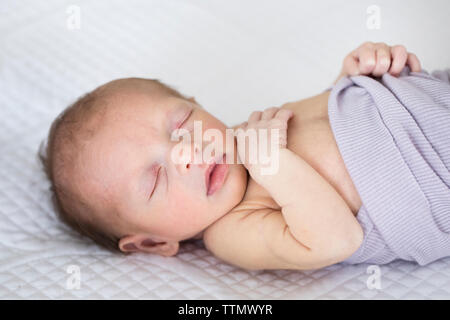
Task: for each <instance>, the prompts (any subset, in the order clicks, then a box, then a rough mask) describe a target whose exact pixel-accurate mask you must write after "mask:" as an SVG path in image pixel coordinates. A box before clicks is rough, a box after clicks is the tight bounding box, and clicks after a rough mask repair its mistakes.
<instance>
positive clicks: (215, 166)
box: [205, 154, 228, 196]
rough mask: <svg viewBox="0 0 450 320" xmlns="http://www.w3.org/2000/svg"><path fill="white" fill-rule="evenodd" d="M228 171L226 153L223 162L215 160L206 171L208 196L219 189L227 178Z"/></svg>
mask: <svg viewBox="0 0 450 320" xmlns="http://www.w3.org/2000/svg"><path fill="white" fill-rule="evenodd" d="M227 171H228V164H226V163H225V154H224V155H223V158H222V163H216V162H213V163H212V164H211V165H210V166H209V167H208V169H206V172H205V179H206V180H205V181H206V194H207V195H208V196H210V195H212V194H214V192H216V191H217V190H219V189H220V188H221V187H222V185H223V182H224V180H225V176H226V174H227Z"/></svg>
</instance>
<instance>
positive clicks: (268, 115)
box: [261, 107, 280, 120]
mask: <svg viewBox="0 0 450 320" xmlns="http://www.w3.org/2000/svg"><path fill="white" fill-rule="evenodd" d="M279 109H280V108H277V107H271V108H267V109H266V110H264V112H263V114H262V116H261V120H269V119H272V118H273V116H274V115H275V113H277V111H278V110H279Z"/></svg>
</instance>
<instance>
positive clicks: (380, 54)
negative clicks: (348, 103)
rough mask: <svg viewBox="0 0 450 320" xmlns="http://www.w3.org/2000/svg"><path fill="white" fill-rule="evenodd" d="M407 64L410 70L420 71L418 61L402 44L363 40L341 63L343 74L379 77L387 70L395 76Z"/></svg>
mask: <svg viewBox="0 0 450 320" xmlns="http://www.w3.org/2000/svg"><path fill="white" fill-rule="evenodd" d="M406 65H408V66H409V67H410V69H411V71H412V72H420V70H421V66H420V61H419V59H418V58H417V56H416V55H415V54H414V53H409V52H407V51H406V48H405V47H404V46H402V45H396V46H392V47H390V46H388V45H387V44H385V43H382V42H379V43H373V42H365V43H363V44H362V45H361V46H359V47H358V48H357V49H356V50H354V51H352V52H351V53H350V54H348V55H347V56H346V57H345V59H344V62H343V65H342V75H343V76H356V75H372V76H374V77H380V76H382V75H383V74H385V73H387V72H389V73H390V74H391V75H394V76H397V75H399V74H400V72H401V71H402V70H403V68H404V67H405V66H406Z"/></svg>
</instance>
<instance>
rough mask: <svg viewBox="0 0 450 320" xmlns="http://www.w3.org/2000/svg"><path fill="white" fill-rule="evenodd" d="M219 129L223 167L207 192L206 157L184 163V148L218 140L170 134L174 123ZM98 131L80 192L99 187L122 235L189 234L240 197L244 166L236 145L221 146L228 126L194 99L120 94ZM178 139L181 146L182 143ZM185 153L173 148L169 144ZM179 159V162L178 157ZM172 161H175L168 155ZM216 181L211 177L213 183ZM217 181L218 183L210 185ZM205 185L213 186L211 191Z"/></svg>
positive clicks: (176, 237)
mask: <svg viewBox="0 0 450 320" xmlns="http://www.w3.org/2000/svg"><path fill="white" fill-rule="evenodd" d="M194 121H201V124H202V130H203V131H205V130H207V129H210V128H214V129H217V130H219V131H220V132H221V133H222V137H223V141H222V146H223V148H222V150H223V151H222V153H220V154H215V155H214V153H213V156H214V159H222V156H223V154H227V155H229V157H230V158H229V159H227V162H228V163H231V164H226V165H225V166H224V167H222V168H221V172H222V173H223V172H224V173H225V176H224V180H223V183H221V184H219V185H218V187H219V188H218V189H217V188H216V190H215V192H214V193H213V194H208V192H207V191H208V190H207V185H206V175H207V170H208V168H209V167H210V164H208V163H207V161H208V160H210V159H203V162H201V163H195V162H193V161H194V157H193V156H192V157H190V158H191V159H190V160H188V161H186V159H185V158H183V157H185V156H186V153H187V152H188V151H189V150H190V151H191V154H193V152H194V146H195V147H196V148H197V149H196V150H198V149H199V148H200V144H203V145H202V147H203V150H204V149H205V146H206V145H208V144H209V143H213V144H217V143H218V142H217V141H212V142H211V141H205V139H203V138H201V139H202V140H201V141H194V137H193V136H194V135H193V134H191V142H190V143H186V142H185V143H181V142H180V141H182V139H180V140H178V141H175V140H173V139H171V135H172V132H173V131H174V130H175V129H176V128H184V129H187V130H192V129H193V128H194ZM101 122H102V123H101V125H100V126H99V130H98V133H96V135H95V136H94V138H93V140H92V142H91V143H89V144H88V146H87V149H86V153H85V154H84V155H85V156H83V159H84V165H85V167H86V169H87V170H88V171H87V172H88V174H89V181H90V183H88V184H86V185H84V186H83V188H84V190H85V191H86V192H88V193H89V194H91V195H92V196H93V198H95V194H99V193H101V194H102V196H103V197H104V198H106V199H107V203H109V204H110V205H111V206H113V207H114V210H111V211H108V210H101V211H102V213H101V214H102V215H103V216H102V217H101V221H106V223H108V224H110V227H113V228H114V229H113V230H117V231H118V232H119V233H120V234H121V235H122V236H126V235H146V236H150V237H151V238H152V239H154V240H157V241H167V240H173V241H181V240H185V239H189V238H191V237H193V236H195V235H197V234H198V233H199V232H201V231H203V230H204V229H205V228H206V227H208V226H209V225H210V224H212V223H213V222H214V221H216V220H217V219H219V218H220V217H222V216H223V215H225V214H226V213H228V212H229V211H230V210H231V209H232V208H233V207H235V206H236V205H237V204H238V203H239V202H240V201H241V200H242V198H243V195H244V193H245V189H246V184H247V172H246V171H245V168H244V166H242V165H240V164H237V160H236V159H237V150H236V143H235V140H234V139H233V143H232V144H228V145H227V144H226V141H225V140H226V139H225V138H226V133H225V130H226V129H227V127H226V126H225V125H224V124H223V123H222V122H221V121H219V120H218V119H216V118H215V117H213V116H212V115H211V114H209V113H208V112H206V111H205V110H204V109H202V108H201V107H200V106H199V105H198V104H196V103H195V102H191V101H187V100H184V99H181V98H178V97H173V96H167V95H162V94H161V95H158V96H157V97H155V96H154V95H148V94H145V93H142V92H133V91H131V92H128V93H121V94H120V95H118V96H117V97H115V99H114V103H113V105H112V106H111V108H109V109H108V111H107V113H106V115H105V116H104V117H103V118H102V120H101ZM180 143H181V144H180ZM175 146H177V148H178V150H182V151H183V152H175V153H174V152H173V150H174V147H175ZM182 158H183V159H185V160H181V159H182ZM174 160H175V161H174ZM217 181H219V182H220V179H219V180H216V182H217ZM216 187H217V186H216ZM210 191H211V190H210Z"/></svg>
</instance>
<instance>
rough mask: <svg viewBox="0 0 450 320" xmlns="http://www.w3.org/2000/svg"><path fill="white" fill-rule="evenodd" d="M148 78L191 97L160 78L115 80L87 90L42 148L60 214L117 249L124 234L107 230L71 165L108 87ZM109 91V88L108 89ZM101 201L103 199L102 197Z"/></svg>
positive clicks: (102, 109) (80, 230)
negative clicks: (80, 191)
mask: <svg viewBox="0 0 450 320" xmlns="http://www.w3.org/2000/svg"><path fill="white" fill-rule="evenodd" d="M127 81H128V82H131V83H129V84H131V85H132V84H133V81H145V82H146V83H148V84H149V86H151V87H152V88H153V89H155V88H156V89H158V90H163V92H164V93H167V94H169V95H171V96H175V97H179V98H182V99H187V98H186V97H185V96H184V95H182V94H181V93H179V92H178V91H177V90H175V89H173V88H171V87H170V86H168V85H166V84H164V83H162V82H161V81H159V80H156V79H142V78H127V79H119V80H114V81H112V82H110V83H107V84H106V85H103V86H101V87H99V88H97V89H95V90H93V91H92V92H89V93H87V94H85V95H84V96H82V97H80V98H79V99H78V100H76V101H75V102H74V103H73V104H71V105H70V106H68V107H67V108H66V109H64V110H63V111H62V112H61V113H60V114H59V115H58V116H57V117H56V119H55V120H54V121H53V123H52V124H51V126H50V130H49V133H48V137H47V140H46V141H43V142H42V143H41V146H40V148H39V154H38V156H39V159H40V161H41V164H42V166H43V169H44V171H45V174H46V176H47V178H48V180H49V181H50V191H51V200H52V205H53V208H54V210H55V211H56V213H57V215H58V216H59V218H60V219H61V220H62V221H63V222H64V223H66V224H67V225H69V226H70V227H72V228H73V229H74V230H76V231H77V232H78V233H79V234H81V235H84V236H87V237H89V238H91V239H92V240H93V241H94V242H96V243H97V244H99V245H100V246H102V247H103V248H106V249H108V250H110V251H113V252H121V253H123V252H122V251H121V250H120V249H119V245H118V244H119V240H120V235H118V234H115V233H114V232H112V231H111V230H107V228H105V226H104V225H103V224H101V223H95V222H94V220H95V219H86V218H85V217H95V215H96V212H95V209H94V208H92V207H91V206H90V205H89V204H88V203H87V202H86V201H84V200H83V199H82V198H81V197H80V196H79V195H78V194H77V193H76V192H75V191H74V190H73V186H72V185H71V180H72V179H71V178H70V173H69V172H70V171H69V168H72V167H73V164H74V158H75V157H76V155H77V154H78V153H79V151H80V150H81V149H82V148H83V146H84V142H86V141H87V140H88V139H89V138H90V137H91V136H92V135H93V133H94V131H95V125H94V126H92V125H91V126H89V121H90V120H92V119H93V118H94V116H98V115H101V114H102V112H105V111H106V110H107V108H108V104H107V103H105V99H103V98H104V96H105V94H107V93H105V90H104V89H105V88H106V87H108V86H109V85H110V84H112V86H114V85H116V84H117V83H119V84H120V82H127ZM106 91H107V90H106ZM99 201H100V200H99Z"/></svg>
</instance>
